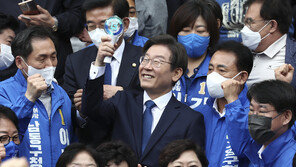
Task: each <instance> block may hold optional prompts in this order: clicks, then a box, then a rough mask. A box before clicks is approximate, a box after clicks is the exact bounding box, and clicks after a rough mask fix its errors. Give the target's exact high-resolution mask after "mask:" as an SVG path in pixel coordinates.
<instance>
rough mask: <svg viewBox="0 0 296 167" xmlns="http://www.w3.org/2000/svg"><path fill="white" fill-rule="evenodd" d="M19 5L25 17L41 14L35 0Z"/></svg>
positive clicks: (28, 0)
mask: <svg viewBox="0 0 296 167" xmlns="http://www.w3.org/2000/svg"><path fill="white" fill-rule="evenodd" d="M18 5H19V7H20V9H21V11H22V12H23V14H25V15H36V14H39V13H40V12H39V10H38V9H37V4H36V3H35V2H34V0H27V1H23V2H20V3H19V4H18Z"/></svg>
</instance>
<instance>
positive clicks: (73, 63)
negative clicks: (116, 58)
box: [63, 42, 142, 147]
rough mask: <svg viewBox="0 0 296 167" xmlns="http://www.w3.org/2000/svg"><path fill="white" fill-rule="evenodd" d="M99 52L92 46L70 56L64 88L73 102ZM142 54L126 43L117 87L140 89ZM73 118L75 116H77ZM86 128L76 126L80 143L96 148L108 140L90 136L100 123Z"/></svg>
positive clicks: (135, 47)
mask: <svg viewBox="0 0 296 167" xmlns="http://www.w3.org/2000/svg"><path fill="white" fill-rule="evenodd" d="M97 51H98V49H97V47H96V46H91V47H88V48H85V49H83V50H80V51H78V52H75V53H73V54H71V55H69V56H68V58H67V61H66V67H65V74H64V85H63V88H64V89H65V90H66V92H67V93H68V95H69V96H70V98H71V100H73V96H74V94H75V93H76V91H77V90H78V89H82V88H83V87H84V85H85V82H86V80H87V78H88V76H89V69H90V65H91V62H93V61H95V59H96V56H97ZM141 54H142V52H141V47H137V46H134V45H131V44H129V43H127V42H126V43H125V48H124V51H123V55H122V56H123V57H122V60H121V65H120V68H119V73H118V77H117V83H116V85H117V86H122V87H123V88H124V89H129V88H131V89H138V88H139V79H138V78H139V77H138V66H139V59H140V56H141ZM133 63H135V64H136V66H132V64H133ZM73 111H75V110H73ZM73 116H75V114H74V115H73ZM73 118H75V117H73ZM73 121H74V125H78V124H76V123H75V121H76V119H73ZM85 126H86V127H85V128H84V129H80V128H79V127H78V126H75V127H76V131H77V135H78V136H79V140H80V142H83V143H86V144H91V145H92V146H94V147H96V146H97V145H99V144H100V143H102V142H103V141H106V140H108V138H100V136H104V135H99V134H94V135H90V134H89V133H91V132H92V128H96V127H97V126H102V125H99V123H96V122H93V121H89V122H88V123H87V124H86V125H85ZM87 136H88V137H87ZM107 136H108V135H107Z"/></svg>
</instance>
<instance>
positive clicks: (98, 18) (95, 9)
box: [63, 0, 142, 146]
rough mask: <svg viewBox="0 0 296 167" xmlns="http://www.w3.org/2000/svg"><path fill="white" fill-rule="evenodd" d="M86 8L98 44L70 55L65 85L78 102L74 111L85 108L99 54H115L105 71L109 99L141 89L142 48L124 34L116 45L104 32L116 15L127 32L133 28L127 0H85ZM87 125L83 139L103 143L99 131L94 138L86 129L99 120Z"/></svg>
mask: <svg viewBox="0 0 296 167" xmlns="http://www.w3.org/2000/svg"><path fill="white" fill-rule="evenodd" d="M82 8H83V10H84V11H85V19H86V23H87V29H88V33H89V35H90V37H91V39H92V41H93V43H94V44H95V46H89V47H87V48H85V49H82V50H80V51H78V52H76V53H73V54H72V55H69V56H68V57H67V60H66V67H65V75H64V84H63V88H64V89H65V90H66V92H67V93H68V95H69V96H70V98H71V99H72V100H73V104H75V108H73V110H75V109H77V110H78V111H79V110H80V109H81V99H82V91H83V89H82V88H83V87H84V85H85V83H86V80H87V78H88V76H89V73H90V70H91V69H93V68H91V67H92V66H93V65H92V64H93V63H92V62H93V61H95V60H96V57H97V55H99V54H103V55H105V54H107V55H112V57H113V58H112V61H111V63H109V64H108V63H106V64H108V68H106V69H107V70H106V71H108V72H106V73H105V76H106V79H105V81H106V82H105V85H104V98H105V99H108V98H110V97H112V96H113V95H115V93H116V92H117V91H120V90H122V89H126V88H132V89H139V78H138V77H137V76H138V67H139V59H140V57H141V56H142V48H141V47H139V46H134V45H132V44H130V43H129V42H126V40H125V39H124V36H123V35H121V36H120V37H119V38H118V41H117V43H116V44H115V45H114V44H112V43H111V39H110V38H108V35H107V34H106V32H105V31H104V25H105V21H106V20H107V19H109V18H110V17H112V16H114V15H116V16H118V17H119V18H120V19H121V20H122V21H123V31H124V32H126V31H127V29H128V27H129V19H128V16H129V5H128V2H127V1H126V0H85V1H84V3H83V6H82ZM102 39H103V40H102ZM102 41H103V42H102ZM109 67H110V68H109ZM92 74H93V75H96V74H98V73H97V70H96V68H95V69H94V71H92ZM73 106H74V105H73ZM85 126H86V128H84V129H81V132H82V133H79V137H80V142H85V143H87V144H90V143H91V142H92V141H95V144H96V143H99V142H100V141H101V140H102V139H98V138H96V135H98V136H99V134H92V135H93V137H94V138H92V139H90V138H88V137H86V136H87V135H85V134H86V133H88V132H86V131H88V130H90V129H91V128H97V127H98V126H99V125H97V123H95V122H94V124H91V123H89V122H88V124H87V125H85ZM88 127H89V128H88ZM78 128H80V127H78ZM89 132H91V131H89ZM80 134H81V136H80ZM96 145H97V144H96ZM96 145H95V146H96Z"/></svg>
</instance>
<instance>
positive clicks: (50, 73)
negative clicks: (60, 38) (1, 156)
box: [0, 26, 73, 166]
mask: <svg viewBox="0 0 296 167" xmlns="http://www.w3.org/2000/svg"><path fill="white" fill-rule="evenodd" d="M11 49H12V54H13V55H14V57H15V63H16V66H17V68H18V71H17V72H16V74H15V75H14V76H13V77H11V78H9V79H7V80H5V81H2V82H1V83H0V104H1V105H4V106H7V107H9V108H11V109H12V110H13V111H14V112H15V113H16V115H17V117H18V119H19V122H20V126H24V127H27V126H28V125H27V124H25V123H26V122H27V121H29V122H30V123H29V126H28V130H27V131H26V133H25V134H24V139H23V142H22V143H21V145H20V149H19V150H20V151H19V153H20V154H19V155H20V156H25V157H26V158H27V159H36V161H30V166H34V165H36V166H55V164H56V161H57V160H58V158H59V156H60V154H61V153H62V152H63V150H64V149H65V148H66V146H67V145H69V144H70V142H72V139H73V138H72V137H73V128H72V122H71V101H70V99H69V97H68V95H67V93H66V92H65V91H64V90H63V89H62V88H61V87H60V86H59V85H58V84H57V83H56V82H54V72H55V68H56V66H57V63H58V61H57V52H56V47H55V38H54V36H53V35H52V34H51V31H50V29H48V28H46V27H42V26H33V27H29V28H27V29H25V30H23V31H21V32H19V33H18V34H17V35H16V37H15V39H14V40H13V42H12V45H11ZM41 129H42V130H41ZM32 136H35V138H34V140H38V141H35V142H34V143H32ZM36 136H37V138H36ZM36 152H38V154H37V153H36ZM37 160H39V161H37Z"/></svg>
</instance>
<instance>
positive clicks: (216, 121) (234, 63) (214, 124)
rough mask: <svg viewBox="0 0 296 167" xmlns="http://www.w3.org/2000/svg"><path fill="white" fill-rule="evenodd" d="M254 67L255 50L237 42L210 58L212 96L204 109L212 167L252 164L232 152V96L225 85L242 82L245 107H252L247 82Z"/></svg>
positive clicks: (209, 76) (219, 48) (216, 52)
mask: <svg viewBox="0 0 296 167" xmlns="http://www.w3.org/2000/svg"><path fill="white" fill-rule="evenodd" d="M252 66H253V56H252V53H251V51H250V50H249V49H248V48H247V47H245V46H244V45H242V44H241V43H238V42H235V41H228V42H225V43H222V44H220V45H218V46H217V50H216V51H215V53H214V54H213V56H212V58H211V60H210V63H209V70H208V75H207V80H206V84H207V89H208V92H209V95H210V97H209V99H208V100H207V104H206V107H204V108H203V109H202V110H200V112H201V113H202V114H203V115H204V121H205V127H206V149H205V150H206V155H207V158H208V160H209V167H216V166H247V165H248V160H247V159H246V158H245V157H238V156H236V154H235V153H234V152H233V151H232V149H233V148H232V146H231V143H230V141H229V139H228V133H227V130H226V128H227V125H226V122H225V119H227V117H226V115H225V111H226V112H227V110H228V107H227V103H228V101H227V100H228V99H226V98H225V97H228V95H227V94H225V93H224V86H227V85H230V86H231V84H240V87H239V90H238V91H239V92H240V94H239V96H238V99H239V101H240V103H241V104H242V105H243V106H244V107H248V106H249V102H248V100H247V97H246V93H247V86H246V85H245V82H246V81H247V78H248V76H249V73H250V72H251V70H252ZM233 98H235V97H233ZM238 135H239V134H238Z"/></svg>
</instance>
